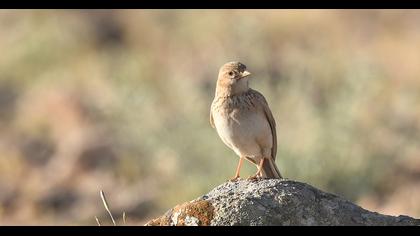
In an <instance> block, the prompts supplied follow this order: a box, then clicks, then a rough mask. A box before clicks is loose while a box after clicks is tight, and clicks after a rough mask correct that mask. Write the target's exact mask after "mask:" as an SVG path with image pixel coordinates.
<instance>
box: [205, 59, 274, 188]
mask: <svg viewBox="0 0 420 236" xmlns="http://www.w3.org/2000/svg"><path fill="white" fill-rule="evenodd" d="M250 75H251V73H250V72H249V71H248V70H247V69H246V66H245V65H244V64H242V63H240V62H235V61H234V62H228V63H226V64H224V65H223V66H222V67H221V68H220V70H219V76H218V79H217V84H216V92H215V96H214V100H213V102H212V104H211V109H210V124H211V126H212V127H213V128H215V129H216V131H217V133H218V135H219V137H220V138H221V139H222V141H223V143H224V144H226V145H227V146H228V147H229V148H231V149H232V150H233V151H234V152H235V153H236V154H237V155H238V156H239V163H238V166H237V168H236V173H235V176H234V177H233V178H231V179H230V180H231V181H236V180H238V179H240V170H241V167H242V162H243V160H244V159H245V160H248V161H249V162H251V163H252V164H254V165H256V167H257V172H256V173H255V174H254V175H251V176H250V177H248V178H247V179H248V180H255V179H259V178H276V179H281V178H282V176H281V174H280V171H279V170H278V168H277V166H276V163H275V160H276V153H277V134H276V122H275V120H274V117H273V114H272V113H271V110H270V108H269V106H268V103H267V101H266V99H265V98H264V96H263V95H262V94H261V93H259V92H258V91H256V90H254V89H252V88H250V87H249V81H248V80H249V76H250Z"/></svg>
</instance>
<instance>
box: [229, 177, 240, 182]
mask: <svg viewBox="0 0 420 236" xmlns="http://www.w3.org/2000/svg"><path fill="white" fill-rule="evenodd" d="M240 179H241V177H239V176H235V177H233V178H231V179H229V181H230V182H236V181H238V180H240Z"/></svg>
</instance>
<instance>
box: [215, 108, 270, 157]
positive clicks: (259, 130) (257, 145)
mask: <svg viewBox="0 0 420 236" xmlns="http://www.w3.org/2000/svg"><path fill="white" fill-rule="evenodd" d="M213 116H215V117H214V118H215V119H214V121H215V126H216V130H217V133H218V134H219V136H220V138H221V139H222V140H223V142H224V143H225V144H226V145H227V146H229V147H230V148H231V149H233V151H234V152H235V153H236V154H237V155H239V156H247V157H252V158H261V156H262V149H263V148H265V149H271V148H272V146H273V143H272V142H273V141H272V134H271V128H270V124H269V123H268V121H267V119H266V117H265V116H264V114H261V113H256V112H252V111H247V112H242V113H241V114H239V113H238V112H235V111H233V112H232V113H230V115H229V117H226V116H221V115H220V114H213Z"/></svg>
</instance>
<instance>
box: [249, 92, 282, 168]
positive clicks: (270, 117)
mask: <svg viewBox="0 0 420 236" xmlns="http://www.w3.org/2000/svg"><path fill="white" fill-rule="evenodd" d="M251 92H252V93H254V94H255V96H256V97H257V98H258V101H260V104H261V105H262V107H263V110H264V114H265V116H266V118H267V120H268V123H269V124H270V128H271V136H273V147H272V149H271V157H272V158H273V160H276V155H277V133H276V121H275V120H274V117H273V114H272V113H271V110H270V107H269V106H268V103H267V100H265V98H264V96H263V95H262V94H261V93H260V92H258V91H256V90H253V89H251Z"/></svg>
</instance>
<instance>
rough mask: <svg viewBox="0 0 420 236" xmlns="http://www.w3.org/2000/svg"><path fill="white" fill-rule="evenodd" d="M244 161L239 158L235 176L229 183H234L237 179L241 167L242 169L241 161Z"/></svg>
mask: <svg viewBox="0 0 420 236" xmlns="http://www.w3.org/2000/svg"><path fill="white" fill-rule="evenodd" d="M243 160H244V158H243V157H240V158H239V163H238V167H236V174H235V176H234V177H233V178H231V179H230V181H236V180H238V179H239V172H240V171H241V167H242V161H243Z"/></svg>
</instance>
